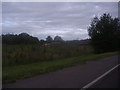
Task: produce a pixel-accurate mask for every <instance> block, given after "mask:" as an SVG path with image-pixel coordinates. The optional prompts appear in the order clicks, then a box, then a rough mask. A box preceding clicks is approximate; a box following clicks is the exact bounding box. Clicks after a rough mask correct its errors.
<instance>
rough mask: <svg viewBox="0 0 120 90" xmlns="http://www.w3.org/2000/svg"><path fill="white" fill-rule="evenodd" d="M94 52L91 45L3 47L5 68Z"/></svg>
mask: <svg viewBox="0 0 120 90" xmlns="http://www.w3.org/2000/svg"><path fill="white" fill-rule="evenodd" d="M92 52H93V49H92V47H91V46H90V45H46V46H45V45H39V44H36V45H24V44H23V45H3V49H2V55H3V57H2V58H3V67H6V66H15V65H23V64H28V63H33V62H44V61H52V60H58V59H64V58H68V57H75V56H80V55H85V54H86V55H87V54H90V53H92Z"/></svg>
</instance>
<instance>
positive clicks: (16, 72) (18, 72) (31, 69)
mask: <svg viewBox="0 0 120 90" xmlns="http://www.w3.org/2000/svg"><path fill="white" fill-rule="evenodd" d="M116 54H118V52H110V53H103V54H90V55H83V56H79V57H73V58H67V59H61V60H54V61H46V62H39V63H32V64H26V65H19V66H12V67H3V73H2V75H3V76H2V80H3V84H5V83H10V82H15V81H16V80H19V79H24V78H28V77H32V76H35V75H39V74H44V73H48V72H52V71H56V70H59V69H62V68H65V67H70V66H74V65H77V64H83V63H86V62H87V61H91V60H97V59H100V58H104V57H107V56H112V55H116Z"/></svg>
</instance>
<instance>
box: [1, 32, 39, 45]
mask: <svg viewBox="0 0 120 90" xmlns="http://www.w3.org/2000/svg"><path fill="white" fill-rule="evenodd" d="M2 43H3V44H36V43H39V40H38V38H37V37H32V36H30V35H29V34H27V33H21V34H19V35H14V34H6V35H2Z"/></svg>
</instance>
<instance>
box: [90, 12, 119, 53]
mask: <svg viewBox="0 0 120 90" xmlns="http://www.w3.org/2000/svg"><path fill="white" fill-rule="evenodd" d="M88 33H89V36H90V38H91V41H92V45H93V47H94V48H95V51H96V52H97V53H102V52H108V51H115V50H118V49H119V48H120V23H119V19H118V18H112V16H111V15H110V14H106V13H104V14H103V15H102V16H101V17H100V18H98V17H94V19H93V20H92V22H91V25H90V27H89V28H88Z"/></svg>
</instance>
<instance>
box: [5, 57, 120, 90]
mask: <svg viewBox="0 0 120 90" xmlns="http://www.w3.org/2000/svg"><path fill="white" fill-rule="evenodd" d="M117 64H118V55H116V56H111V57H107V58H104V59H99V60H97V61H91V62H88V63H87V64H83V65H78V66H74V67H69V68H65V69H62V70H58V71H56V72H50V73H47V74H44V75H38V76H35V77H32V78H28V79H25V80H19V81H17V82H16V83H12V84H6V85H3V88H82V87H83V86H85V85H86V84H88V83H90V82H91V81H93V80H94V79H96V78H97V77H99V76H100V75H102V74H103V73H105V72H106V71H108V70H109V69H111V68H112V67H114V66H115V65H117Z"/></svg>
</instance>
